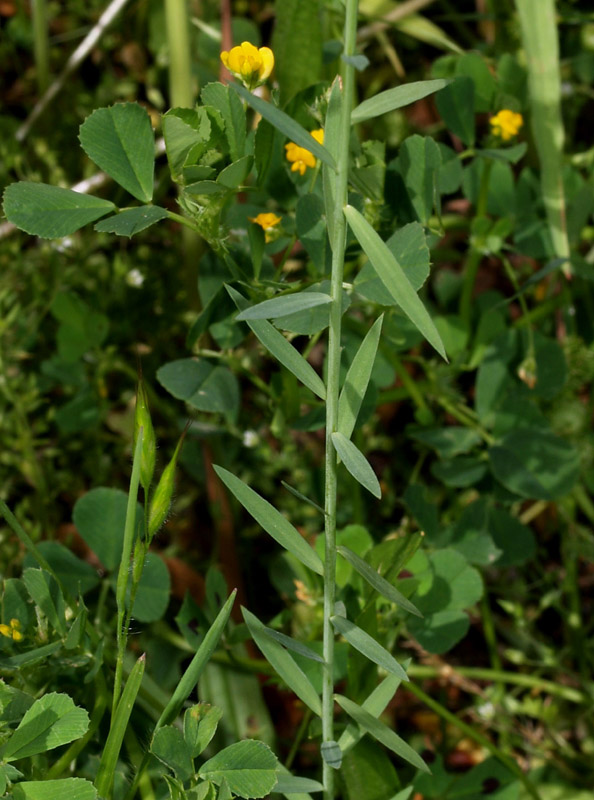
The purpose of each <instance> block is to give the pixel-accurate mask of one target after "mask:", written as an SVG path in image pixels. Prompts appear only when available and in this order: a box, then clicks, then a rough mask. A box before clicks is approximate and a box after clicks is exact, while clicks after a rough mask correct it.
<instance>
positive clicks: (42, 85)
mask: <svg viewBox="0 0 594 800" xmlns="http://www.w3.org/2000/svg"><path fill="white" fill-rule="evenodd" d="M31 11H32V14H33V49H34V52H35V77H36V79H37V89H38V91H39V94H40V95H41V94H43V93H44V92H45V90H46V89H47V87H48V84H49V44H48V27H47V0H33V2H32V6H31Z"/></svg>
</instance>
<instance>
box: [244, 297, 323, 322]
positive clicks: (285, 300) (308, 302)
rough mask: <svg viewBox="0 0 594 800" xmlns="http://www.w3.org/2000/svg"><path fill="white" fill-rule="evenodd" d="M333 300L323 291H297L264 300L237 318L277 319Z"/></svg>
mask: <svg viewBox="0 0 594 800" xmlns="http://www.w3.org/2000/svg"><path fill="white" fill-rule="evenodd" d="M331 302H332V298H331V297H330V295H327V294H323V293H322V292H297V293H295V294H286V295H282V296H281V297H273V298H272V299H271V300H264V301H263V302H262V303H258V304H257V305H255V306H251V307H250V308H246V309H245V311H241V312H240V313H239V314H238V315H237V316H236V317H235V319H236V320H237V321H242V320H245V321H246V322H247V320H250V319H275V318H276V317H284V316H287V315H288V314H297V313H299V312H300V311H306V310H307V309H309V308H315V307H316V306H324V305H327V304H328V303H331Z"/></svg>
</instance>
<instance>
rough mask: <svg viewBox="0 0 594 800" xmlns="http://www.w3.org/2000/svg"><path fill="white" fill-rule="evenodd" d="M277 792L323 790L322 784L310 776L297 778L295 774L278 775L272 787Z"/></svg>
mask: <svg viewBox="0 0 594 800" xmlns="http://www.w3.org/2000/svg"><path fill="white" fill-rule="evenodd" d="M274 790H275V792H278V793H279V794H291V795H294V794H299V793H301V792H323V791H324V786H323V785H322V784H321V783H320V782H319V781H314V780H312V779H311V778H298V777H297V776H295V775H283V774H279V775H278V783H277V784H276V786H275V787H274Z"/></svg>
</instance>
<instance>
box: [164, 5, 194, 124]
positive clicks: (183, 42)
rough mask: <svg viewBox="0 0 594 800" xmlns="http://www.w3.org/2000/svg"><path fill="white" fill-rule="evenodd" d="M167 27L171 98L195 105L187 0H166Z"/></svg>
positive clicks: (185, 105)
mask: <svg viewBox="0 0 594 800" xmlns="http://www.w3.org/2000/svg"><path fill="white" fill-rule="evenodd" d="M165 27H166V29H167V44H168V49H169V99H170V101H171V106H172V107H173V108H192V106H193V105H194V97H195V82H194V77H193V75H192V60H191V54H190V31H189V23H188V9H187V5H186V0H165Z"/></svg>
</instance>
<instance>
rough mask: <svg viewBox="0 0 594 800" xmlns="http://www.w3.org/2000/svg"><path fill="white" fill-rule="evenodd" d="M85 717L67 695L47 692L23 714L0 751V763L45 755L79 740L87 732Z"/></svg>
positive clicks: (86, 718) (82, 711)
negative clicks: (1, 760) (0, 759)
mask: <svg viewBox="0 0 594 800" xmlns="http://www.w3.org/2000/svg"><path fill="white" fill-rule="evenodd" d="M88 727H89V715H88V714H87V712H86V711H85V710H84V708H78V707H77V706H75V705H74V701H73V700H72V698H71V697H69V696H68V695H67V694H58V693H57V692H51V693H49V694H46V695H44V696H43V697H41V698H39V700H36V701H35V702H34V703H33V705H32V706H31V707H30V708H29V710H28V711H26V712H25V714H24V716H23V718H22V720H21V721H20V723H19V726H18V728H17V729H16V730H15V732H14V733H13V734H12V736H11V737H10V739H9V740H8V741H7V742H6V743H5V744H4V746H3V747H2V748H1V750H0V756H1V758H2V759H3V760H4V761H16V760H17V759H19V758H26V757H27V756H34V755H37V754H38V753H45V752H46V751H47V750H53V749H54V748H55V747H60V746H61V745H63V744H68V743H69V742H72V741H74V740H75V739H79V738H80V737H81V736H84V734H85V733H86V732H87V729H88Z"/></svg>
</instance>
